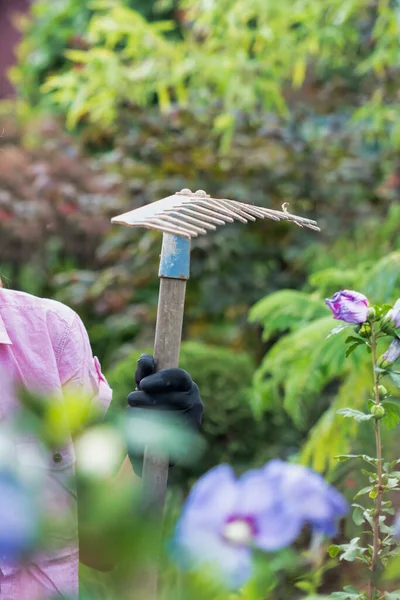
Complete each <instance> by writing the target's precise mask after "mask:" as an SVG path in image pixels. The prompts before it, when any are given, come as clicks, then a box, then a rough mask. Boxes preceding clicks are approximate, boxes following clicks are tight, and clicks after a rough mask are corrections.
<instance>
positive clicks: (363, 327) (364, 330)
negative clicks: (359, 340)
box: [358, 323, 371, 338]
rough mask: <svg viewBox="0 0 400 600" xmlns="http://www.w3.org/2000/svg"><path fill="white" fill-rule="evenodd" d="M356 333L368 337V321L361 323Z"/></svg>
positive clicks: (369, 327)
mask: <svg viewBox="0 0 400 600" xmlns="http://www.w3.org/2000/svg"><path fill="white" fill-rule="evenodd" d="M358 335H360V336H361V337H363V338H369V336H370V335H371V325H370V324H369V323H364V324H363V325H361V327H360V331H359V332H358Z"/></svg>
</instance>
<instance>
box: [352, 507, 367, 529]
mask: <svg viewBox="0 0 400 600" xmlns="http://www.w3.org/2000/svg"><path fill="white" fill-rule="evenodd" d="M364 521H365V517H364V509H363V508H360V507H358V506H357V507H356V508H355V509H354V511H353V523H355V524H356V525H358V526H359V525H362V524H363V523H364Z"/></svg>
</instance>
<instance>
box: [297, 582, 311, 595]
mask: <svg viewBox="0 0 400 600" xmlns="http://www.w3.org/2000/svg"><path fill="white" fill-rule="evenodd" d="M295 586H296V587H297V588H298V589H299V590H302V591H303V592H308V593H311V592H313V591H314V585H313V584H312V583H311V581H307V580H304V581H297V583H295Z"/></svg>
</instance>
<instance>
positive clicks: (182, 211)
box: [166, 208, 217, 231]
mask: <svg viewBox="0 0 400 600" xmlns="http://www.w3.org/2000/svg"><path fill="white" fill-rule="evenodd" d="M177 211H179V212H177ZM186 212H187V211H186V210H185V209H183V208H178V209H176V210H174V209H172V210H167V211H166V213H167V214H168V215H172V216H174V217H179V218H180V219H183V220H184V221H187V222H188V223H193V225H199V226H200V227H204V228H205V229H211V230H213V231H215V229H217V228H216V226H215V225H212V224H211V223H208V222H207V221H205V220H204V221H201V220H200V219H195V218H194V217H190V216H189V215H187V214H185V213H186ZM204 218H206V217H204Z"/></svg>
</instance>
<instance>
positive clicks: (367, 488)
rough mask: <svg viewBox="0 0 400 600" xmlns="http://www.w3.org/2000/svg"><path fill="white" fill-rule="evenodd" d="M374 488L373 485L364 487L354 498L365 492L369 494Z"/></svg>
mask: <svg viewBox="0 0 400 600" xmlns="http://www.w3.org/2000/svg"><path fill="white" fill-rule="evenodd" d="M373 489H374V486H373V485H368V486H367V487H364V488H362V489H361V490H360V491H359V492H357V494H356V495H355V496H354V498H358V497H359V496H363V495H364V494H369V493H370V492H371V490H373Z"/></svg>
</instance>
